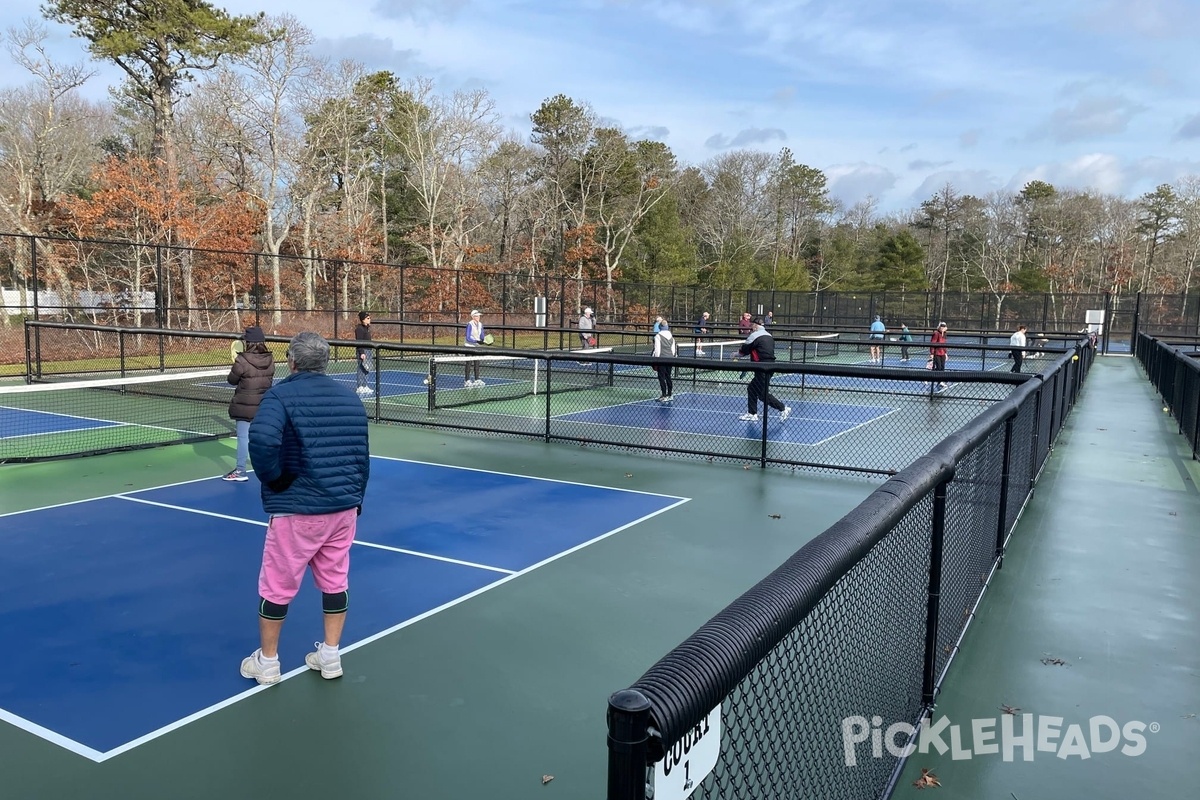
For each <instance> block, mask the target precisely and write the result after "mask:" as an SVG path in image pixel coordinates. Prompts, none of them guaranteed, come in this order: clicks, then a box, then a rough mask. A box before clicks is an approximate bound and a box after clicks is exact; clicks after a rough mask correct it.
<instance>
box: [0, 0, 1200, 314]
mask: <svg viewBox="0 0 1200 800" xmlns="http://www.w3.org/2000/svg"><path fill="white" fill-rule="evenodd" d="M185 5H187V6H190V7H191V11H190V13H187V14H181V13H180V12H179V11H178V9H179V8H180V6H179V4H177V3H172V2H169V0H148V2H146V3H143V4H138V5H136V6H126V7H125V13H123V14H110V13H109V11H108V9H111V8H112V7H113V5H112V4H111V3H104V2H99V1H98V0H53V1H52V2H48V3H47V5H46V6H45V8H44V13H45V14H46V16H47V18H48V19H50V20H54V21H57V22H61V23H65V24H67V25H68V26H70V27H71V28H72V29H73V31H74V32H75V33H76V35H78V36H79V37H80V38H81V39H82V40H83V42H84V46H85V48H86V50H87V52H88V54H89V55H90V56H91V58H93V59H95V60H98V61H108V62H110V63H114V64H116V65H117V66H119V67H120V68H121V69H122V70H123V72H124V73H125V75H126V80H125V81H124V82H123V83H122V84H121V85H119V86H114V87H111V90H110V99H109V100H108V101H105V102H95V101H92V100H88V99H86V98H85V96H84V94H83V92H82V87H83V86H84V85H85V83H86V82H87V81H88V80H90V79H91V78H92V77H94V73H93V71H92V70H91V69H90V68H89V66H88V62H86V61H83V62H80V63H74V64H64V63H60V62H57V61H55V60H54V59H52V58H51V57H50V56H49V55H48V53H47V50H46V48H45V42H46V40H47V35H48V34H47V30H46V28H45V26H44V25H43V24H42V23H40V22H35V21H30V22H27V23H26V24H25V26H24V27H23V28H20V29H14V30H10V31H8V32H7V33H6V34H5V37H4V43H5V45H6V48H7V52H8V55H9V57H11V58H12V59H13V60H14V61H15V62H16V63H17V64H19V65H20V66H21V67H23V68H24V69H25V70H26V71H27V72H28V73H29V81H28V83H27V84H26V85H24V86H20V87H8V88H4V89H0V170H3V177H2V180H0V231H4V232H10V233H19V234H26V235H31V236H41V235H51V236H53V235H62V236H68V237H73V238H80V239H106V240H118V241H129V242H138V243H148V244H168V245H174V246H181V247H197V248H218V249H224V250H243V251H255V252H262V253H266V254H268V256H267V257H268V259H271V258H272V257H273V258H274V261H273V265H274V266H273V276H272V278H271V281H270V283H271V284H272V285H269V286H266V287H265V288H264V289H263V294H264V295H266V296H271V295H273V296H274V297H276V298H278V297H280V296H281V294H282V293H284V291H285V288H286V287H284V286H283V282H284V281H286V280H287V279H288V278H287V277H286V275H285V274H283V273H282V272H281V270H280V268H279V259H280V258H283V257H287V256H302V257H304V258H305V259H307V261H306V262H305V263H307V264H310V265H315V266H310V267H309V269H310V271H311V272H312V274H310V275H307V276H305V277H304V279H303V280H304V281H305V282H307V283H309V285H308V286H307V296H308V302H309V303H311V302H312V295H313V290H312V285H311V281H313V280H315V277H316V273H318V272H320V271H322V270H323V269H324V266H323V265H331V264H342V263H347V262H371V263H375V264H396V263H401V264H410V265H425V266H428V267H430V268H432V269H433V270H441V269H447V270H455V269H468V268H469V269H471V270H480V271H494V272H504V273H510V274H517V275H525V276H528V277H529V278H530V279H531V280H536V279H540V278H542V277H543V276H552V277H556V278H557V277H560V276H564V277H567V278H570V279H573V281H574V285H582V283H581V281H584V280H599V281H603V282H608V283H609V284H611V283H612V282H615V281H625V282H647V283H649V282H652V283H656V284H662V285H676V286H708V287H714V288H745V289H755V288H757V289H770V290H785V291H787V290H790V291H843V292H916V291H969V292H985V293H988V294H989V295H991V296H992V297H994V298H995V299H996V300H997V302H1002V300H1003V298H1004V297H1006V296H1007V295H1009V294H1013V293H1026V292H1052V293H1077V292H1112V293H1118V294H1120V293H1132V292H1139V291H1144V292H1154V293H1188V292H1194V291H1196V289H1197V286H1196V284H1197V278H1198V274H1197V262H1198V260H1200V177H1198V176H1189V177H1187V178H1185V179H1182V180H1180V181H1178V182H1176V183H1175V184H1163V185H1161V186H1159V187H1158V188H1157V189H1155V190H1154V191H1153V192H1149V193H1147V194H1144V195H1142V196H1140V197H1136V198H1126V197H1120V196H1115V195H1112V194H1107V193H1103V192H1099V191H1095V190H1091V189H1066V188H1060V187H1056V186H1053V185H1051V184H1049V183H1045V182H1042V181H1032V182H1030V183H1028V184H1026V185H1025V186H1024V187H1023V188H1022V189H1021V190H1020V191H1018V192H1015V193H1013V192H1003V191H1001V192H994V193H991V194H989V195H987V196H985V197H977V196H973V195H970V194H962V193H960V192H959V191H957V190H956V189H955V187H954V186H952V185H950V184H947V185H945V186H943V187H942V188H941V189H940V190H939V191H938V192H937V193H936V194H935V195H934V196H932V197H930V198H928V199H926V200H925V201H923V202H921V203H920V204H919V205H918V206H916V207H913V208H911V209H907V210H905V211H902V212H895V213H888V214H884V213H880V211H879V209H878V206H877V203H876V202H875V201H873V200H866V201H863V202H859V203H857V204H855V205H853V206H849V207H846V206H844V205H843V204H841V203H839V202H838V201H837V200H836V199H835V198H833V197H832V196H831V195H830V192H829V189H828V186H827V179H826V176H825V174H824V173H823V172H822V171H821V170H820V169H817V168H815V167H812V166H809V165H806V164H804V163H803V162H802V160H801V159H802V154H796V153H793V152H792V151H790V150H789V149H787V148H784V149H782V150H780V151H779V152H777V153H766V152H760V151H755V150H730V151H727V152H723V153H721V154H719V155H716V156H714V157H713V158H711V159H709V160H707V161H705V162H703V163H700V164H685V163H681V162H680V161H679V159H677V158H676V156H675V155H674V154H673V153H672V152H671V150H670V148H669V147H668V146H667V145H665V144H664V143H662V142H658V141H653V140H648V139H639V140H635V139H634V138H632V137H631V136H629V135H628V134H627V133H626V132H624V131H622V130H620V129H617V128H614V127H610V126H608V125H606V124H605V122H604V120H603V117H602V116H601V114H600V113H598V112H597V111H596V110H594V109H592V108H591V107H590V106H589V105H588V104H587V103H586V102H585V101H583V100H580V99H577V98H571V97H567V96H564V95H556V96H554V97H550V98H548V99H546V100H545V101H544V102H543V103H542V104H541V105H540V106H539V107H538V108H537V109H535V110H533V111H532V112H531V113H530V121H531V124H532V134H531V135H529V136H527V137H522V136H518V135H516V134H514V133H513V132H512V131H509V130H505V128H504V126H503V125H502V124H501V117H500V115H499V114H498V112H497V110H496V108H495V105H494V102H493V100H492V98H491V97H490V96H489V95H488V93H487V92H486V91H484V90H482V89H473V90H458V91H450V92H443V91H439V90H438V89H437V88H436V87H435V86H434V84H433V82H432V81H431V80H429V79H426V78H413V79H408V80H402V79H400V78H399V77H397V76H396V75H393V74H391V73H389V72H372V71H369V70H368V69H367V68H366V67H364V66H363V65H362V64H360V63H357V62H355V61H351V60H344V61H339V62H331V61H328V60H325V59H322V58H319V57H317V56H316V55H315V54H314V48H313V45H314V36H313V33H312V32H311V31H310V30H308V29H307V28H305V27H304V26H303V25H301V24H300V23H299V22H298V21H297V20H296V19H295V18H292V17H289V16H281V17H267V16H263V15H258V16H252V17H235V16H230V15H228V14H227V13H226V12H223V11H221V10H219V9H216V8H214V7H212V6H210V5H207V4H206V3H203V2H192V3H189V4H185ZM164 29H165V30H166V31H168V35H164V34H163V33H162V31H163V30H164ZM4 241H5V242H6V244H4V245H3V247H4V248H5V249H7V250H8V251H9V252H8V253H6V259H5V260H6V261H7V262H8V263H7V265H6V269H5V270H4V271H0V283H3V284H4V285H5V287H6V288H11V287H12V286H21V285H23V284H24V285H27V284H28V281H29V279H30V274H29V263H28V261H29V260H28V258H26V257H25V256H24V255H23V254H22V253H21V252H19V248H15V247H12V246H10V245H9V244H7V242H9V241H10V240H7V239H6V240H4ZM46 255H47V257H48V258H51V257H52V255H53V254H52V253H47V254H46ZM50 263H54V262H53V260H52V259H51V261H50ZM127 266H128V265H126V267H125V268H123V269H124V270H125V271H116V270H112V271H111V272H110V273H104V274H100V275H97V274H96V273H95V272H93V273H91V274H88V275H86V276H82V277H81V276H80V275H79V274H78V272H77V270H78V269H79V267H78V265H72V264H69V263H59V264H58V265H57V268H56V269H51V270H48V274H47V275H46V276H42V279H43V281H45V282H47V283H55V282H57V283H58V284H60V287H59V288H62V287H67V286H69V285H70V284H71V283H72V281H74V282H76V283H78V282H80V281H84V282H86V283H88V284H89V286H91V285H94V284H105V283H107V285H108V287H109V289H110V290H115V289H118V288H119V289H126V290H139V289H142V288H144V287H143V286H140V285H139V284H140V283H141V282H142V280H143V279H142V278H141V277H140V273H139V270H140V269H141V265H139V266H138V267H136V268H134V269H132V270H129V269H127ZM104 269H108V267H104ZM183 273H184V275H185V276H186V281H185V286H186V292H187V295H188V296H187V301H188V307H191V306H192V304H193V301H194V302H197V303H199V302H201V298H199V297H198V294H203V293H204V292H220V291H224V292H226V293H228V292H229V291H230V288H229V282H228V281H223V282H212V287H211V288H206V284H205V283H204V282H203V280H201V278H202V277H203V276H194V275H192V274H191V273H190V271H189V266H188V264H186V263H185V264H184V265H183ZM340 278H341V281H342V292H343V293H344V295H345V297H344V300H345V301H346V302H347V304H348V305H353V304H355V302H357V301H359V300H365V299H366V298H367V297H368V296H369V294H370V291H371V286H370V283H371V281H372V280H374V278H373V277H372V273H371V272H370V271H365V270H364V271H362V272H361V273H355V274H351V273H350V272H349V271H346V270H343V271H342V273H341V275H340ZM302 290H303V287H302Z"/></svg>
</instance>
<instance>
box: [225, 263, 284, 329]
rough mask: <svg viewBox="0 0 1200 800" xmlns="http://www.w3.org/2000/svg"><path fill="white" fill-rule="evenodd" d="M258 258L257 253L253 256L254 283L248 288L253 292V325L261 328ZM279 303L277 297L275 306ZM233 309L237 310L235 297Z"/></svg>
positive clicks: (260, 279)
mask: <svg viewBox="0 0 1200 800" xmlns="http://www.w3.org/2000/svg"><path fill="white" fill-rule="evenodd" d="M258 256H259V254H258V253H255V254H254V281H253V282H252V283H251V284H250V288H251V290H252V291H253V292H254V324H255V325H256V326H260V327H261V326H262V317H261V314H262V311H261V310H260V308H259V307H260V306H261V305H262V303H261V302H259V300H260V298H261V296H262V292H261V291H259V288H258V287H260V286H262V264H261V262H260V261H259V258H258ZM279 301H280V298H278V297H277V298H275V302H276V304H279ZM233 307H234V308H237V298H236V297H235V298H233Z"/></svg>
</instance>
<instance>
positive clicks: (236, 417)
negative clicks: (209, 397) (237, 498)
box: [222, 325, 275, 483]
mask: <svg viewBox="0 0 1200 800" xmlns="http://www.w3.org/2000/svg"><path fill="white" fill-rule="evenodd" d="M229 351H230V352H231V353H232V354H233V368H232V369H231V370H229V376H228V378H226V381H227V382H228V383H229V384H230V385H232V386H233V387H234V389H233V399H232V400H230V401H229V417H230V419H232V420H233V422H234V427H235V428H236V429H237V466H235V467H234V468H233V470H231V471H230V472H229V474H227V475H225V476H224V477H223V478H222V480H226V481H234V482H237V483H245V482H246V481H248V480H250V477H249V476H248V475H247V474H246V462H247V461H248V460H249V457H250V421H251V420H253V419H254V415H255V414H256V413H257V412H258V405H259V403H260V402H261V401H262V396H263V395H264V394H266V392H267V389H270V388H271V384H272V383H273V382H274V381H275V358H274V356H272V355H271V351H270V350H268V349H267V337H266V336H264V335H263V330H262V328H260V327H258V326H257V325H255V326H253V327H250V328H246V332H245V333H244V334H243V335H242V338H241V339H237V340H234V342H233V343H232V344H231V345H230V347H229Z"/></svg>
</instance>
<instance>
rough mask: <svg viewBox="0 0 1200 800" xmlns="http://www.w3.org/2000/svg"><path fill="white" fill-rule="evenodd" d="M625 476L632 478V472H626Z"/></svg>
mask: <svg viewBox="0 0 1200 800" xmlns="http://www.w3.org/2000/svg"><path fill="white" fill-rule="evenodd" d="M625 477H626V478H632V477H633V473H632V472H626V473H625Z"/></svg>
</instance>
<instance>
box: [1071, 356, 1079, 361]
mask: <svg viewBox="0 0 1200 800" xmlns="http://www.w3.org/2000/svg"><path fill="white" fill-rule="evenodd" d="M1071 360H1072V361H1078V360H1079V356H1071Z"/></svg>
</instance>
